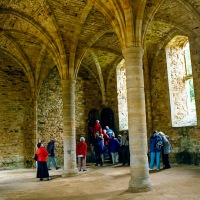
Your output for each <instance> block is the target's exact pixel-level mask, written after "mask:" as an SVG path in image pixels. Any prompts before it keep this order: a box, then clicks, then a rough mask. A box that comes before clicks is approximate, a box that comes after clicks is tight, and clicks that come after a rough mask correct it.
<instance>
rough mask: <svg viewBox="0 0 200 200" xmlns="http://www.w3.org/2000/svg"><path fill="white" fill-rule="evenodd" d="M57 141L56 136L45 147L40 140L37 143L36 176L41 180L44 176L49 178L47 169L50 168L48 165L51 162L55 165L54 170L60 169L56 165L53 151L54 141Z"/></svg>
mask: <svg viewBox="0 0 200 200" xmlns="http://www.w3.org/2000/svg"><path fill="white" fill-rule="evenodd" d="M56 141H57V139H56V138H53V139H52V140H51V141H50V142H49V143H48V145H47V148H45V146H44V144H43V142H42V140H40V141H39V143H38V144H37V151H36V154H37V175H36V177H37V178H40V181H42V180H43V179H44V178H47V180H51V178H50V176H49V170H51V168H50V165H51V163H52V164H53V166H54V167H55V169H56V170H58V169H60V167H59V166H58V165H57V162H56V158H55V152H54V143H55V142H56Z"/></svg>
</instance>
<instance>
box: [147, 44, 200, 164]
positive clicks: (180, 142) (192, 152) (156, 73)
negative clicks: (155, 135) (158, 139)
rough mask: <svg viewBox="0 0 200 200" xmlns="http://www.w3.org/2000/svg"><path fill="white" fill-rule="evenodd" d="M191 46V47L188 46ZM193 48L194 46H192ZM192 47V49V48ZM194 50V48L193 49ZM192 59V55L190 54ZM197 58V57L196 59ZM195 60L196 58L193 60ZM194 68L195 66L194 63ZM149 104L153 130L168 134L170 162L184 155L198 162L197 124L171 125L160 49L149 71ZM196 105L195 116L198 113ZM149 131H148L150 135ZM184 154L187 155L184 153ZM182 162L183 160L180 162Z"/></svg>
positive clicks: (199, 156)
mask: <svg viewBox="0 0 200 200" xmlns="http://www.w3.org/2000/svg"><path fill="white" fill-rule="evenodd" d="M190 48H192V47H190ZM193 48H194V47H193ZM193 48H192V49H193ZM193 51H194V50H193ZM191 57H192V59H194V56H191ZM198 60H199V59H198ZM195 62H197V60H195ZM194 70H196V66H195V65H194ZM151 77H152V79H151V105H152V127H153V129H154V130H158V131H159V130H160V131H163V132H164V133H165V134H167V135H169V136H170V141H171V144H172V149H173V153H172V154H171V155H170V158H171V161H172V162H180V160H181V159H182V160H183V159H184V157H186V156H189V157H191V158H190V159H191V163H195V162H196V164H199V163H200V154H199V152H200V140H199V139H200V135H199V131H200V130H199V129H200V127H199V125H197V126H191V127H177V128H175V127H172V123H171V110H170V97H169V89H168V74H167V64H166V54H165V50H164V49H162V50H161V51H160V54H159V56H157V58H156V60H155V61H154V64H153V66H152V71H151ZM199 80H200V77H198V76H197V75H194V82H195V83H197V82H199ZM180 92H181V91H180ZM195 97H196V102H199V100H200V93H199V90H198V89H197V87H196V88H195ZM199 111H200V110H199V109H198V107H197V116H198V115H199V114H198V113H199ZM150 135H151V133H148V137H150ZM185 152H186V154H188V155H185ZM182 163H183V162H182Z"/></svg>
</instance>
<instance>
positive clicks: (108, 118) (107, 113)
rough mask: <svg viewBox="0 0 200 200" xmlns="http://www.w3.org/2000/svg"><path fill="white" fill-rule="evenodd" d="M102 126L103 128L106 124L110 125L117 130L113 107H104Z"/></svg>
mask: <svg viewBox="0 0 200 200" xmlns="http://www.w3.org/2000/svg"><path fill="white" fill-rule="evenodd" d="M101 126H102V128H103V129H104V128H105V126H109V128H110V129H112V130H113V131H114V132H115V125H114V114H113V110H112V109H111V108H104V109H103V110H102V111H101Z"/></svg>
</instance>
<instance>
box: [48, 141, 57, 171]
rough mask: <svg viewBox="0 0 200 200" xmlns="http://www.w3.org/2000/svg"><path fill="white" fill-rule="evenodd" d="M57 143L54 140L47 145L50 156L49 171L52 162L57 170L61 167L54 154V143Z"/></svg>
mask: <svg viewBox="0 0 200 200" xmlns="http://www.w3.org/2000/svg"><path fill="white" fill-rule="evenodd" d="M56 141H57V139H56V138H53V139H52V140H51V141H50V142H49V143H48V145H47V151H48V153H49V156H48V162H47V167H48V169H49V170H51V169H50V164H51V162H52V164H53V166H54V167H55V169H56V170H57V169H60V167H58V165H57V162H56V158H55V152H54V148H55V147H54V143H55V142H56Z"/></svg>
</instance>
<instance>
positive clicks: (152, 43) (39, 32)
mask: <svg viewBox="0 0 200 200" xmlns="http://www.w3.org/2000/svg"><path fill="white" fill-rule="evenodd" d="M129 3H130V4H129ZM129 5H131V7H132V14H133V19H138V20H139V21H140V24H141V26H140V27H141V34H140V33H137V31H138V32H140V30H139V28H137V30H134V31H133V32H135V33H136V35H137V34H138V35H141V39H140V41H139V43H138V44H141V45H142V46H143V47H145V50H146V51H147V54H148V58H149V60H150V61H151V60H152V59H153V58H154V56H155V55H156V54H157V52H158V51H159V49H160V48H162V47H163V45H164V44H165V43H166V42H167V40H168V38H169V37H170V36H171V35H173V34H182V35H186V36H189V37H195V38H198V35H199V33H200V0H147V1H144V0H130V1H129V0H0V70H8V69H10V68H14V69H16V70H21V71H22V70H23V71H24V72H25V74H26V76H27V78H28V80H29V82H30V85H31V87H33V88H36V89H37V88H38V87H40V85H41V84H42V82H43V80H44V78H45V77H46V76H47V74H48V72H49V70H50V69H51V68H53V67H54V66H57V68H58V70H59V74H60V77H61V79H63V78H66V77H68V76H73V78H76V76H77V74H78V72H79V70H80V69H81V70H86V71H87V73H91V74H92V75H93V76H94V77H95V78H96V79H99V76H100V75H102V74H104V72H105V71H106V72H109V70H111V69H112V68H113V66H116V65H117V63H119V62H120V61H121V59H122V58H123V56H122V53H121V52H122V48H123V47H122V42H121V38H119V35H120V34H119V33H116V30H121V29H117V24H116V23H115V21H114V17H115V19H118V21H120V20H119V19H125V17H124V16H125V14H124V13H125V12H127V11H126V8H127V7H129ZM123 10H124V11H123ZM143 13H144V14H143ZM126 14H127V13H126ZM126 23H127V24H126ZM133 23H134V24H135V21H134V20H133ZM125 25H127V26H128V22H127V21H126V20H125ZM121 35H123V34H121ZM128 37H129V36H128ZM130 37H131V36H130ZM122 38H123V37H122ZM124 40H126V38H125V39H124ZM149 63H150V62H149ZM99 71H101V73H99ZM72 72H73V73H72ZM87 73H86V74H87ZM104 79H105V78H104Z"/></svg>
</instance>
